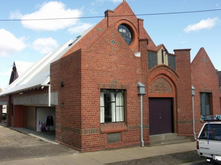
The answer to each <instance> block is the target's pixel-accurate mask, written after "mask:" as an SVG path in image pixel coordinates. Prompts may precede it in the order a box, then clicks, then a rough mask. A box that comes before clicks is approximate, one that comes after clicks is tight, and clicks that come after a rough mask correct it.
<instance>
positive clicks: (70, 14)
mask: <svg viewBox="0 0 221 165" xmlns="http://www.w3.org/2000/svg"><path fill="white" fill-rule="evenodd" d="M81 15H82V11H81V10H79V9H74V10H72V9H66V7H65V4H63V3H62V2H57V1H51V2H48V3H44V4H43V5H42V6H41V7H40V8H39V10H38V11H35V12H33V13H30V14H26V15H22V14H21V13H20V11H19V10H16V11H15V12H11V14H10V18H11V19H15V18H21V19H22V21H21V23H22V25H23V26H24V27H25V28H28V29H32V30H36V31H40V30H48V31H56V30H59V29H64V28H67V27H71V26H73V25H76V23H77V21H78V19H77V18H78V17H80V16H81ZM45 18H75V19H59V20H36V21H33V20H32V21H25V19H45Z"/></svg>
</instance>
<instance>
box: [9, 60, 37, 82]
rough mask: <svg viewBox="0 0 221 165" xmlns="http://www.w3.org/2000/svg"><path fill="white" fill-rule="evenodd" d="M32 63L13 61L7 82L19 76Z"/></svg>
mask: <svg viewBox="0 0 221 165" xmlns="http://www.w3.org/2000/svg"><path fill="white" fill-rule="evenodd" d="M32 64H33V63H31V62H24V61H15V62H14V63H13V66H12V71H11V76H10V80H9V84H11V83H12V82H13V81H15V80H16V79H17V78H18V77H19V76H21V75H22V74H23V73H24V72H25V71H26V70H27V69H28V68H29V67H30V66H31V65H32Z"/></svg>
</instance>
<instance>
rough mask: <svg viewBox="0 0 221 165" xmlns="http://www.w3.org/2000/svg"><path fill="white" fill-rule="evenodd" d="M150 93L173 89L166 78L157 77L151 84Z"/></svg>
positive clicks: (165, 91) (168, 91)
mask: <svg viewBox="0 0 221 165" xmlns="http://www.w3.org/2000/svg"><path fill="white" fill-rule="evenodd" d="M150 93H173V89H172V87H171V85H170V84H169V82H168V81H167V80H165V79H164V78H158V79H157V80H155V81H154V82H153V83H152V84H151V86H150Z"/></svg>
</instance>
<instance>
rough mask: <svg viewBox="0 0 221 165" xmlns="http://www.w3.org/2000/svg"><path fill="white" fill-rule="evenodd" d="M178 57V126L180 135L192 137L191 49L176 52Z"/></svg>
mask: <svg viewBox="0 0 221 165" xmlns="http://www.w3.org/2000/svg"><path fill="white" fill-rule="evenodd" d="M174 52H175V54H176V55H177V74H178V76H179V81H178V83H177V126H178V128H177V129H178V134H179V135H192V134H193V131H192V130H193V129H192V99H191V98H192V93H191V85H192V84H191V65H190V49H179V50H174Z"/></svg>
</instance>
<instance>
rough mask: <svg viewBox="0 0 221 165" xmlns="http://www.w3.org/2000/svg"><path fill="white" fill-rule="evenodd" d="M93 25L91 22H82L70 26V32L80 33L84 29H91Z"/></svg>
mask: <svg viewBox="0 0 221 165" xmlns="http://www.w3.org/2000/svg"><path fill="white" fill-rule="evenodd" d="M92 26H93V24H90V23H80V24H79V25H77V26H74V27H71V28H69V29H68V32H69V33H70V34H74V33H78V34H79V33H82V32H83V31H85V30H87V29H89V28H90V27H92Z"/></svg>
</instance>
